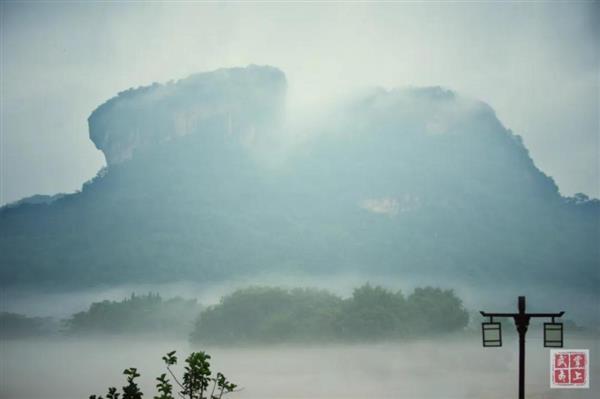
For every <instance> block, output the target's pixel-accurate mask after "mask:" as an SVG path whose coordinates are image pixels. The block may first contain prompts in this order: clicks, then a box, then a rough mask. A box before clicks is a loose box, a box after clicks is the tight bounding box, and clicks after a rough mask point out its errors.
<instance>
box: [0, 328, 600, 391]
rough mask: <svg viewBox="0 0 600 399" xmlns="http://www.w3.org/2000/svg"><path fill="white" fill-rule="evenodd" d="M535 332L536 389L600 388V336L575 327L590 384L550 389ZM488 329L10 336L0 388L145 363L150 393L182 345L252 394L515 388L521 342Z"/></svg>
mask: <svg viewBox="0 0 600 399" xmlns="http://www.w3.org/2000/svg"><path fill="white" fill-rule="evenodd" d="M537 335H538V334H537V333H536V334H531V337H529V339H528V346H527V388H526V392H527V398H570V399H579V398H581V399H584V398H597V397H600V396H599V395H600V391H599V390H598V389H597V387H596V381H595V377H596V376H598V375H600V373H599V371H600V370H599V367H598V362H597V361H595V360H596V359H595V356H594V355H595V354H596V353H598V339H597V338H589V337H584V336H574V335H571V336H569V335H568V334H567V337H566V339H567V342H566V344H567V346H568V347H569V348H589V349H590V350H591V358H592V359H591V366H592V372H591V373H590V375H591V383H590V387H591V388H590V389H580V390H574V389H567V390H565V389H563V390H559V389H550V388H549V377H548V374H549V372H548V368H549V350H548V349H546V348H543V347H542V342H541V336H540V337H538V336H537ZM480 339H481V338H480V336H479V334H477V333H471V334H468V335H466V336H463V337H460V338H459V337H446V338H443V339H438V340H433V339H432V340H418V341H409V342H407V343H381V344H369V345H328V346H270V347H248V348H239V347H238V348H224V347H196V346H193V345H192V344H190V343H189V342H187V341H185V340H180V341H176V340H170V341H167V340H161V341H159V340H153V341H148V340H146V341H141V340H136V339H134V338H132V339H104V340H84V339H82V340H77V339H55V340H52V339H48V340H38V341H34V340H23V341H21V340H16V341H15V340H11V341H3V342H2V350H1V352H2V361H1V362H0V375H1V376H2V382H1V384H0V397H2V398H4V399H18V398H22V399H33V398H46V399H52V398H57V399H58V398H60V399H71V398H73V399H75V398H87V397H89V395H91V394H102V395H104V394H105V393H106V390H107V387H108V386H116V387H121V386H123V385H125V379H124V376H123V375H122V374H121V373H122V371H123V370H124V369H125V368H127V367H137V368H138V370H139V371H140V373H141V375H142V376H141V378H140V385H141V387H142V390H143V392H144V393H145V395H144V397H145V398H151V397H153V395H154V394H155V390H154V385H155V381H154V378H155V377H156V376H158V375H160V374H161V373H163V372H165V370H164V367H163V363H162V361H161V357H162V356H163V355H164V354H165V353H166V352H168V351H170V350H173V349H176V350H177V351H178V355H179V356H180V364H179V365H178V366H176V367H177V368H176V370H181V363H182V360H183V359H182V358H184V357H185V356H187V354H189V352H191V351H193V350H205V351H207V352H208V353H209V354H210V355H211V356H212V362H211V364H212V366H213V367H212V368H213V372H216V371H222V372H223V373H224V374H225V375H226V376H227V377H228V378H229V379H230V380H231V381H233V382H234V383H237V384H239V386H241V387H243V390H242V391H240V392H236V393H232V394H230V395H229V396H228V397H230V398H239V399H250V398H260V399H268V398H307V399H308V398H310V399H317V398H408V399H450V398H452V399H454V398H456V399H458V398H460V399H466V398H477V399H481V398H515V397H516V389H517V387H516V384H517V358H518V354H517V343H516V342H515V340H514V337H510V336H509V337H505V345H504V347H502V348H493V349H492V348H489V349H484V348H482V347H481V341H480Z"/></svg>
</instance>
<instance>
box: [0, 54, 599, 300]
mask: <svg viewBox="0 0 600 399" xmlns="http://www.w3.org/2000/svg"><path fill="white" fill-rule="evenodd" d="M285 87H286V81H285V76H284V74H283V73H282V72H281V71H279V70H278V69H275V68H272V67H259V66H249V67H247V68H233V69H222V70H218V71H214V72H209V73H201V74H197V75H193V76H190V77H189V78H186V79H182V80H180V81H177V82H169V83H167V84H154V85H151V86H148V87H140V88H137V89H130V90H127V91H124V92H121V93H119V95H118V96H117V97H114V98H112V99H110V100H109V101H107V102H106V103H104V104H102V105H101V106H99V107H98V108H97V109H96V110H95V111H94V112H93V113H92V114H91V116H90V117H89V120H88V122H89V132H90V138H91V140H92V141H93V142H94V144H95V145H96V147H97V148H99V149H100V150H102V151H103V153H104V155H105V157H106V161H107V167H106V168H105V169H103V170H102V171H100V172H99V174H98V176H97V177H96V178H94V179H92V180H91V181H89V182H87V183H86V184H84V186H83V187H82V190H81V191H80V192H78V193H75V194H69V195H64V196H58V197H50V198H42V199H40V198H37V199H36V200H35V201H27V200H23V201H21V202H20V203H17V204H13V205H9V206H5V207H3V208H1V210H0V284H2V286H4V287H9V286H10V287H28V286H35V287H44V288H50V289H59V290H63V289H72V288H83V287H93V286H99V285H106V284H107V285H116V284H125V283H162V282H173V281H190V280H191V281H198V282H218V281H226V280H228V279H231V278H235V277H244V276H254V275H257V274H269V273H276V274H281V275H286V274H299V275H311V276H330V277H331V276H336V275H341V274H347V273H355V274H358V275H364V276H366V277H369V276H370V277H373V276H379V277H384V278H386V277H390V278H395V279H399V280H402V279H423V280H425V281H428V282H430V283H431V284H436V283H440V282H459V283H460V284H462V285H465V286H481V285H482V284H483V285H485V286H488V287H496V288H503V287H508V286H510V287H513V288H516V289H520V288H523V289H525V288H531V287H536V289H540V290H549V291H551V290H559V291H561V292H562V295H567V296H568V295H571V294H576V295H585V296H592V297H594V298H597V287H598V284H600V276H599V260H600V254H599V247H598V243H599V242H600V231H599V226H600V224H599V221H600V202H599V201H597V200H589V199H588V198H586V197H585V196H576V197H574V198H565V197H562V196H561V195H560V194H559V192H558V188H557V186H556V184H555V183H554V181H553V180H552V178H550V177H548V176H546V175H545V174H544V173H543V172H542V171H540V170H539V169H537V168H536V166H535V165H534V163H533V161H532V159H531V158H530V156H529V154H528V151H527V149H526V148H525V147H524V146H523V144H522V142H521V140H520V138H519V136H518V135H515V134H514V133H513V132H511V131H510V130H508V129H506V128H505V127H504V126H503V125H502V123H501V122H500V121H499V120H498V119H497V118H496V116H495V114H494V111H493V110H492V109H491V108H490V107H489V106H488V105H486V104H484V103H481V102H478V101H475V100H472V99H468V98H463V97H461V96H460V95H458V94H456V93H454V92H452V91H449V90H445V89H442V88H439V87H431V88H407V89H398V90H391V91H386V90H383V89H374V90H373V91H371V92H369V93H363V94H362V95H360V96H357V97H356V98H354V99H352V100H351V101H348V102H346V103H343V104H340V105H339V106H337V107H336V108H334V109H330V110H324V111H323V112H322V114H321V116H320V117H319V118H314V120H310V121H305V123H303V124H298V125H292V124H290V123H288V122H287V121H288V118H287V116H286V109H285ZM298 137H301V138H298Z"/></svg>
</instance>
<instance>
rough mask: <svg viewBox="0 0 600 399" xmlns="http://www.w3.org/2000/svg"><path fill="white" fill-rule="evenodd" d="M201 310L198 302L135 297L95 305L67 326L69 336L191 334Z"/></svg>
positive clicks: (71, 318) (75, 316) (177, 298)
mask: <svg viewBox="0 0 600 399" xmlns="http://www.w3.org/2000/svg"><path fill="white" fill-rule="evenodd" d="M200 310H201V306H200V305H199V304H198V302H197V301H196V300H195V299H182V298H179V297H176V298H171V299H166V300H165V299H163V298H162V297H161V296H160V295H159V294H152V293H149V294H147V295H135V294H132V295H131V297H129V298H125V299H123V300H122V301H107V300H105V301H102V302H95V303H93V304H92V305H91V306H90V308H89V309H88V310H86V311H83V312H79V313H76V314H74V315H73V316H71V317H70V318H69V319H68V320H66V322H65V332H67V333H69V334H133V333H135V334H166V335H170V334H179V335H185V334H187V333H189V331H190V330H191V328H192V326H193V322H194V320H195V318H196V316H197V315H198V313H199V312H200Z"/></svg>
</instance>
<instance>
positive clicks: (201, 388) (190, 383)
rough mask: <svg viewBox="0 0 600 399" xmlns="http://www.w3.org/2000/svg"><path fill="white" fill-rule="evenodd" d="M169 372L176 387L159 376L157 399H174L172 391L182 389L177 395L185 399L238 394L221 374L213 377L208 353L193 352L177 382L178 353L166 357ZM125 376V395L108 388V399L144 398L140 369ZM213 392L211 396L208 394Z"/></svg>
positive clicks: (214, 398)
mask: <svg viewBox="0 0 600 399" xmlns="http://www.w3.org/2000/svg"><path fill="white" fill-rule="evenodd" d="M162 359H163V361H164V362H165V365H166V368H167V371H168V372H169V374H170V375H171V377H172V378H173V381H174V382H175V386H174V385H173V383H172V382H171V380H170V379H169V378H168V377H167V374H166V373H163V374H161V375H160V376H158V377H156V381H157V384H156V389H157V391H158V396H154V399H175V398H174V396H173V388H175V389H180V391H179V392H178V394H179V395H178V396H179V397H181V398H184V399H221V398H222V397H223V396H224V395H226V394H228V393H231V392H235V390H236V388H237V385H236V384H234V383H232V382H231V381H229V380H227V378H226V377H225V376H224V375H223V374H222V373H217V374H216V375H215V376H212V371H211V369H210V362H209V360H210V355H209V354H207V353H206V352H192V353H191V354H190V355H189V356H188V357H187V359H185V363H186V366H185V371H184V373H183V378H181V379H178V378H177V376H176V375H175V373H174V372H173V370H172V369H171V366H173V365H175V364H177V356H175V351H172V352H169V353H167V354H166V355H165V356H163V358H162ZM123 374H124V375H125V376H126V380H127V385H125V386H124V387H123V388H122V395H123V396H121V393H119V392H118V390H117V388H115V387H110V388H108V393H107V394H106V399H119V398H122V399H142V397H143V395H144V394H143V393H142V391H141V390H140V387H139V385H138V383H137V381H136V378H138V377H140V374H139V373H138V371H137V368H135V367H130V368H128V369H125V370H124V371H123ZM209 392H210V394H209ZM89 399H104V398H103V397H102V396H96V395H91V396H90V397H89Z"/></svg>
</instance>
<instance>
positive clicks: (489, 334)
mask: <svg viewBox="0 0 600 399" xmlns="http://www.w3.org/2000/svg"><path fill="white" fill-rule="evenodd" d="M481 334H482V335H483V346H484V347H498V346H502V325H501V324H500V323H493V322H492V323H481Z"/></svg>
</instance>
